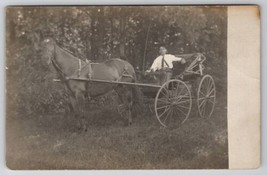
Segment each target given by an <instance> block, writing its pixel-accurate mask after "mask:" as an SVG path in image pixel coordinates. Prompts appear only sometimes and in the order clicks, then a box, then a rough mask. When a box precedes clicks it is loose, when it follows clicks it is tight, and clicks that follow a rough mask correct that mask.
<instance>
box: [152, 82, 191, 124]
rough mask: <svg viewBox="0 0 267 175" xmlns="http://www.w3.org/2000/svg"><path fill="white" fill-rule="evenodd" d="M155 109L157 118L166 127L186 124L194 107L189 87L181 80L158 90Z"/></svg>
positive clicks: (167, 83)
mask: <svg viewBox="0 0 267 175" xmlns="http://www.w3.org/2000/svg"><path fill="white" fill-rule="evenodd" d="M154 107H155V113H156V117H157V119H158V121H159V122H160V124H161V125H163V126H164V127H168V126H171V125H176V124H182V123H184V122H185V121H186V119H187V118H188V116H189V114H190V111H191V107H192V98H191V92H190V90H189V88H188V86H187V85H186V84H185V83H184V82H183V81H180V80H170V81H168V82H166V83H164V84H163V85H162V86H161V88H160V89H159V90H158V93H157V96H156V98H155V106H154Z"/></svg>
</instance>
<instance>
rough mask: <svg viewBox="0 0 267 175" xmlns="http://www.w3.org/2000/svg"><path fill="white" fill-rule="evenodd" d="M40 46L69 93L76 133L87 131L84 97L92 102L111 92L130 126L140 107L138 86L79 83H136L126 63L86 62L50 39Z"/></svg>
mask: <svg viewBox="0 0 267 175" xmlns="http://www.w3.org/2000/svg"><path fill="white" fill-rule="evenodd" d="M43 45H44V51H43V52H44V54H45V55H46V57H47V58H48V60H47V64H48V65H49V67H50V68H51V69H52V72H53V73H55V74H56V76H57V78H58V79H59V80H60V81H61V82H62V83H63V84H64V85H65V87H66V89H67V90H68V91H69V92H70V93H69V94H70V104H71V108H72V109H73V112H74V116H76V117H77V118H78V124H79V129H81V130H82V131H87V124H86V117H85V109H86V106H85V104H86V103H85V102H86V99H87V97H91V98H94V97H98V96H101V95H105V94H107V93H109V92H111V91H115V92H117V94H118V100H119V106H120V107H122V106H123V107H124V109H125V110H126V115H128V125H131V124H132V110H133V105H134V104H140V90H139V89H138V87H137V86H135V85H131V86H129V85H124V84H116V83H103V82H90V81H81V80H79V78H86V79H96V80H107V81H117V82H130V83H135V82H136V74H135V70H134V68H133V66H132V65H131V64H130V63H129V62H127V61H125V60H122V59H119V58H115V59H110V60H107V61H104V62H102V63H91V62H90V61H89V62H86V61H83V60H81V59H79V58H78V57H75V56H74V55H73V54H71V53H70V52H69V51H67V50H66V49H63V48H62V47H60V46H59V45H58V44H57V43H56V41H55V40H54V39H53V38H47V39H45V40H44V41H43Z"/></svg>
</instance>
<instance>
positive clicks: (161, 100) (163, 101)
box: [158, 98, 170, 104]
mask: <svg viewBox="0 0 267 175" xmlns="http://www.w3.org/2000/svg"><path fill="white" fill-rule="evenodd" d="M158 101H160V102H162V103H168V104H169V103H170V102H169V101H167V100H166V101H165V100H163V99H162V98H161V99H160V98H159V99H158Z"/></svg>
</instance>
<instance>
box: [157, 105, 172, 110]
mask: <svg viewBox="0 0 267 175" xmlns="http://www.w3.org/2000/svg"><path fill="white" fill-rule="evenodd" d="M169 106H170V105H165V106H160V107H157V110H160V109H164V108H167V107H169Z"/></svg>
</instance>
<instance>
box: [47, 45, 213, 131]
mask: <svg viewBox="0 0 267 175" xmlns="http://www.w3.org/2000/svg"><path fill="white" fill-rule="evenodd" d="M47 43H48V45H47V49H46V50H47V52H48V55H49V56H48V57H49V60H48V63H49V65H52V66H51V67H53V70H54V71H55V72H56V73H57V75H58V81H61V82H63V83H64V84H65V85H66V87H67V89H69V91H70V92H71V98H72V100H71V102H72V105H73V108H74V109H76V113H79V112H80V111H81V110H82V108H81V106H82V104H81V103H79V102H78V101H80V100H81V99H82V100H83V99H84V96H85V95H86V96H87V95H88V96H92V97H94V96H99V95H103V94H105V93H107V92H109V91H112V90H115V91H117V92H118V96H119V97H120V98H119V99H121V101H122V103H123V104H125V106H126V108H127V109H129V113H128V115H129V123H131V122H132V119H131V109H132V104H133V102H132V101H133V98H135V97H136V96H137V93H136V92H137V91H136V88H140V89H141V91H142V93H143V95H144V96H145V97H146V99H153V101H154V102H153V103H154V105H153V108H154V110H153V111H154V113H155V115H156V117H157V119H158V121H159V122H160V124H161V125H162V126H164V127H169V126H172V125H177V124H182V123H184V122H185V121H186V119H187V118H188V116H189V115H190V112H191V109H192V103H193V100H196V104H197V108H198V113H199V115H200V116H201V117H210V116H211V115H212V112H213V110H214V106H215V98H216V89H215V84H214V80H213V78H212V77H211V76H210V75H204V74H203V70H204V65H203V62H204V61H205V60H206V57H205V56H204V55H203V54H201V53H196V54H186V55H176V56H177V57H180V58H184V59H185V60H186V64H180V63H178V64H176V65H175V64H174V67H173V69H168V70H164V69H162V70H160V71H156V72H154V73H149V74H148V73H145V72H143V71H142V72H137V71H136V70H134V68H133V66H132V65H131V64H129V63H128V62H127V61H124V60H121V59H111V60H108V61H105V62H104V63H91V62H85V61H82V60H81V59H79V58H77V57H75V56H73V55H72V54H70V53H68V52H66V50H64V49H62V48H60V47H59V46H58V45H57V44H56V43H55V42H54V41H53V42H52V40H47ZM136 75H137V76H136ZM136 77H139V78H136ZM151 77H152V79H151ZM157 80H160V81H157ZM132 92H133V93H132Z"/></svg>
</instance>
